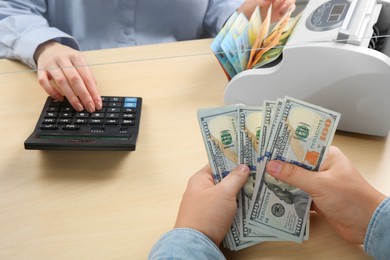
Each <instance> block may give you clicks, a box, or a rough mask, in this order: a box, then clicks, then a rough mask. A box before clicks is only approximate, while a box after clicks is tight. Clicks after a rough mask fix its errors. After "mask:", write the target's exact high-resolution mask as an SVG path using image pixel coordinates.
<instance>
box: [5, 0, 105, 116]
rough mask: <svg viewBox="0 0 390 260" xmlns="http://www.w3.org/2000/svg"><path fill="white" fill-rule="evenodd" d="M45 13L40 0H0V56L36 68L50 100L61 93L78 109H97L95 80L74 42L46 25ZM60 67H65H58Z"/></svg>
mask: <svg viewBox="0 0 390 260" xmlns="http://www.w3.org/2000/svg"><path fill="white" fill-rule="evenodd" d="M46 12H48V10H47V4H46V1H44V0H35V1H33V0H29V1H26V0H23V1H21V0H12V1H0V35H1V36H2V37H0V57H4V58H9V59H17V60H20V61H22V62H23V63H25V64H26V65H28V66H30V67H31V68H33V69H35V68H38V81H39V83H40V84H41V86H42V87H43V88H44V89H45V91H46V92H47V93H48V94H49V95H50V96H52V97H53V98H54V99H57V100H62V96H63V95H65V96H66V97H67V98H68V99H69V101H70V103H71V104H72V106H73V107H74V108H75V109H76V110H78V111H81V110H83V109H84V108H85V109H87V110H88V111H89V112H93V111H95V109H100V108H101V99H100V96H99V93H98V91H97V87H96V82H95V79H94V78H93V76H92V73H91V71H90V70H89V68H88V67H87V66H86V61H85V59H84V57H83V56H82V54H81V53H80V52H79V51H78V49H79V46H78V44H77V42H76V41H75V40H74V38H73V37H71V36H69V35H68V34H66V33H64V32H62V31H60V30H59V29H57V28H54V27H50V25H49V23H48V21H47V20H46V19H45V17H44V14H45V13H46ZM64 67H69V68H68V69H59V68H64ZM74 67H75V68H74ZM51 80H54V82H55V83H52V81H51Z"/></svg>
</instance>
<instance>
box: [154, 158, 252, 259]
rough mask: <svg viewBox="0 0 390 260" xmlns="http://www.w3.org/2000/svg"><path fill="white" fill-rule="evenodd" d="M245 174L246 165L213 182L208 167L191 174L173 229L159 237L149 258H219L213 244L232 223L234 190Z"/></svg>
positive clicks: (234, 199)
mask: <svg viewBox="0 0 390 260" xmlns="http://www.w3.org/2000/svg"><path fill="white" fill-rule="evenodd" d="M248 176H249V168H248V167H247V166H244V165H240V166H238V167H237V168H236V169H235V170H233V171H232V172H231V173H230V174H229V175H228V176H226V177H225V178H224V179H223V180H222V181H221V182H220V183H218V184H216V185H214V183H213V177H212V174H211V169H210V167H209V166H206V167H204V168H203V169H201V170H200V171H198V172H197V173H196V174H194V175H193V176H192V177H191V179H190V180H189V182H188V186H187V189H186V191H185V192H184V195H183V199H182V202H181V204H180V209H179V213H178V215H177V219H176V224H175V227H174V230H172V231H170V232H168V233H167V234H165V235H164V236H163V237H161V238H160V240H159V241H158V242H157V243H156V244H155V245H154V247H153V249H152V251H151V253H150V255H149V258H150V259H162V258H164V259H172V258H174V259H176V258H179V259H181V258H184V259H189V258H194V255H196V256H197V259H223V258H224V257H223V255H222V253H221V252H220V251H219V250H218V247H217V246H218V245H219V244H220V243H221V242H222V240H223V238H224V237H225V235H226V233H227V232H228V231H229V228H230V226H231V224H232V222H233V218H234V215H235V213H236V211H237V202H236V197H237V193H238V192H239V191H240V189H241V188H242V187H243V186H244V184H245V182H246V180H247V178H248ZM179 256H180V257H179ZM198 256H199V257H198ZM201 256H205V257H201Z"/></svg>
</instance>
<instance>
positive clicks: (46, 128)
mask: <svg viewBox="0 0 390 260" xmlns="http://www.w3.org/2000/svg"><path fill="white" fill-rule="evenodd" d="M40 128H41V129H42V130H56V129H58V126H57V125H52V124H49V125H41V127H40Z"/></svg>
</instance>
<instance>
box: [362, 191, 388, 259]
mask: <svg viewBox="0 0 390 260" xmlns="http://www.w3.org/2000/svg"><path fill="white" fill-rule="evenodd" d="M389 220H390V197H388V198H386V199H385V200H384V201H382V203H381V204H379V206H378V208H377V209H376V210H375V212H374V214H373V216H372V218H371V220H370V223H369V225H368V228H367V233H366V237H365V239H364V251H366V253H367V254H369V255H370V256H373V257H374V258H375V259H388V257H389V255H390V235H389V234H390V221H389Z"/></svg>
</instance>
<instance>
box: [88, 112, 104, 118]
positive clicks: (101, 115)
mask: <svg viewBox="0 0 390 260" xmlns="http://www.w3.org/2000/svg"><path fill="white" fill-rule="evenodd" d="M91 118H104V113H92V115H91Z"/></svg>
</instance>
